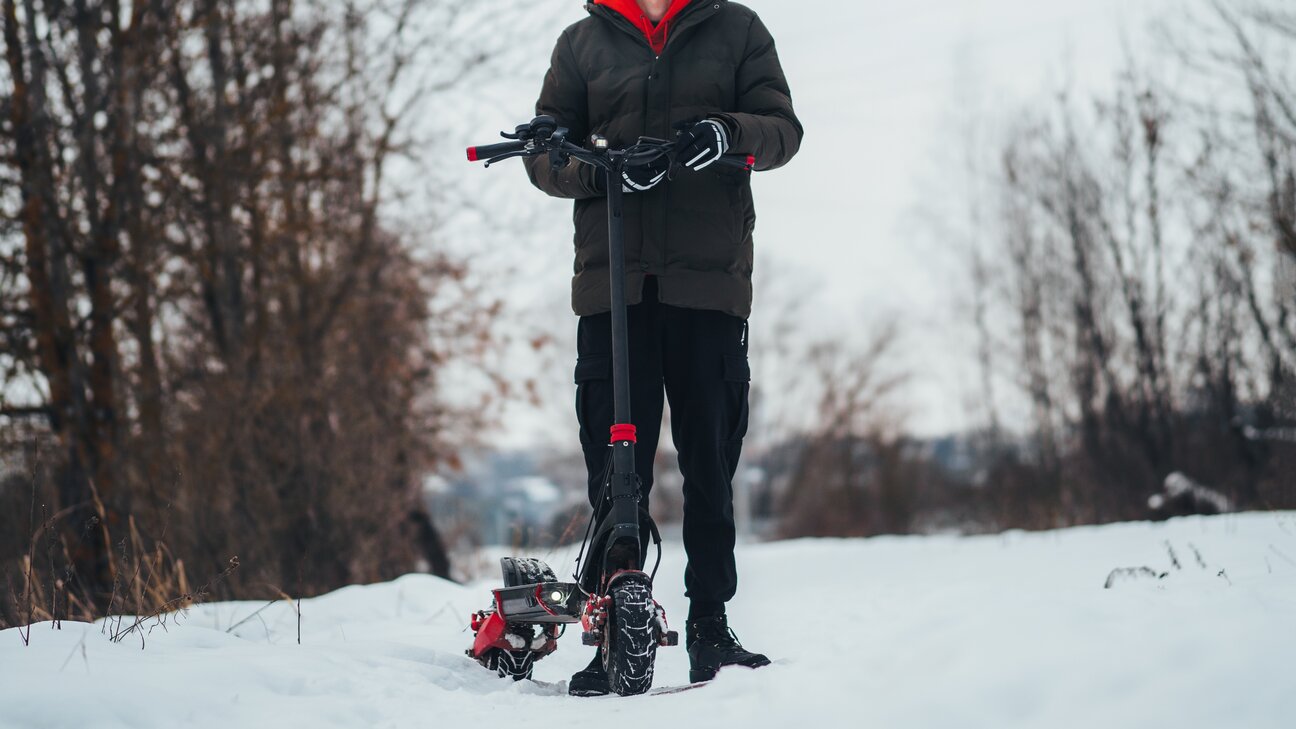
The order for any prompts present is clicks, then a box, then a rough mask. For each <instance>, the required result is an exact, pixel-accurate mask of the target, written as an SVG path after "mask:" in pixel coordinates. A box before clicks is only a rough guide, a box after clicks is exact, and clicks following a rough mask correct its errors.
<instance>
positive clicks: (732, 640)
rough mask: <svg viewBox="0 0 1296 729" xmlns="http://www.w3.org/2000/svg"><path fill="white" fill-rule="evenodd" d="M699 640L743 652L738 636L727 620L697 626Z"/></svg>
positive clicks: (709, 621)
mask: <svg viewBox="0 0 1296 729" xmlns="http://www.w3.org/2000/svg"><path fill="white" fill-rule="evenodd" d="M697 637H698V640H701V641H705V642H707V643H709V644H711V645H714V646H716V647H719V648H736V649H738V650H743V647H742V643H741V642H739V640H738V634H737V633H735V632H734V631H733V628H731V627H729V622H728V621H726V620H715V621H711V620H708V621H706V622H699V623H698V624H697Z"/></svg>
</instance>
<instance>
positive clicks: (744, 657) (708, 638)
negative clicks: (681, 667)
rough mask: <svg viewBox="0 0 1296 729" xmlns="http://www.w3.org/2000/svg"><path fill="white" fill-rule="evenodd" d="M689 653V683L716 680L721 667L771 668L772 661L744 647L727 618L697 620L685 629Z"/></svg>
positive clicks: (692, 621) (691, 621)
mask: <svg viewBox="0 0 1296 729" xmlns="http://www.w3.org/2000/svg"><path fill="white" fill-rule="evenodd" d="M685 631H686V633H685V634H686V635H687V643H688V654H689V681H690V682H692V683H699V682H701V681H710V680H711V679H713V678H715V675H716V671H719V670H720V667H721V666H746V667H747V668H760V667H761V666H768V665H769V662H770V659H768V658H766V657H765V656H763V655H761V654H759V653H752V652H751V651H749V650H746V649H744V648H743V647H742V644H741V643H739V642H738V636H736V635H734V632H733V631H732V630H730V629H729V622H728V620H726V619H725V616H723V615H721V616H719V617H714V618H696V619H694V620H690V621H688V624H687V627H686V628H685Z"/></svg>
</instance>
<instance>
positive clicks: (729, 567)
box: [662, 306, 751, 618]
mask: <svg viewBox="0 0 1296 729" xmlns="http://www.w3.org/2000/svg"><path fill="white" fill-rule="evenodd" d="M662 310H663V311H662V318H663V322H664V324H663V330H664V337H663V344H662V347H663V356H662V361H663V374H664V380H665V385H666V397H667V398H668V400H669V402H670V412H671V419H670V422H671V434H672V437H673V438H674V441H675V448H676V450H677V451H679V463H680V471H681V472H682V473H683V475H684V548H685V551H686V552H687V553H688V567H687V569H686V570H685V572H684V585H685V588H686V589H687V594H688V597H689V602H690V606H689V617H690V618H695V617H704V616H708V615H718V614H723V613H724V604H725V603H726V602H728V601H729V600H730V599H731V598H733V596H734V593H735V592H736V591H737V587H738V575H737V568H736V565H735V563H734V542H735V539H736V529H735V525H734V509H733V478H734V473H735V472H736V470H737V468H738V458H739V456H740V455H741V453H742V440H743V436H745V435H746V433H747V420H748V393H749V390H750V386H751V370H750V367H749V366H748V361H747V323H746V321H744V320H743V319H739V318H737V317H734V316H731V315H729V314H725V313H723V312H718V311H705V310H696V309H682V308H675V307H669V306H663V307H662Z"/></svg>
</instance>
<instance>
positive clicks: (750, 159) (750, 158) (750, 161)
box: [747, 154, 756, 170]
mask: <svg viewBox="0 0 1296 729" xmlns="http://www.w3.org/2000/svg"><path fill="white" fill-rule="evenodd" d="M755 166H756V155H754V154H749V155H747V169H749V170H750V169H751V168H753V167H755Z"/></svg>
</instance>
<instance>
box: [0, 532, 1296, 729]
mask: <svg viewBox="0 0 1296 729" xmlns="http://www.w3.org/2000/svg"><path fill="white" fill-rule="evenodd" d="M680 552H681V550H680V549H679V547H677V546H676V547H672V548H671V549H670V551H669V554H668V556H667V560H666V562H665V564H664V565H663V568H662V574H661V575H660V576H659V579H658V584H659V588H658V593H659V597H660V598H661V599H662V602H663V603H664V604H665V606H666V608H667V610H668V611H669V613H670V614H671V616H673V617H675V618H676V620H675V622H676V623H677V624H678V623H680V622H681V621H680V617H681V616H682V614H683V612H684V609H685V607H686V603H685V601H684V598H683V597H682V587H681V582H682V580H681V568H682V559H681V554H680ZM1172 552H1173V556H1172ZM550 557H551V558H552V560H553V563H554V564H555V566H556V567H562V566H565V565H566V564H568V562H567V561H566V560H567V559H568V557H569V555H566V554H560V555H550ZM739 559H740V567H741V570H742V571H741V574H742V585H741V587H740V592H739V598H738V600H737V601H736V602H735V603H734V604H733V605H732V606H731V611H730V612H731V615H732V619H733V623H734V626H735V627H736V629H737V630H738V632H739V634H740V636H741V637H742V638H743V639H744V640H745V641H746V642H747V643H748V644H749V645H750V646H751V647H752V648H755V649H758V650H761V651H765V652H768V653H769V654H770V655H771V656H772V657H774V658H775V659H776V661H775V665H774V666H772V667H770V668H767V669H762V670H760V671H754V672H753V671H746V670H740V669H731V670H728V671H726V672H723V673H722V674H721V675H720V677H719V678H718V679H717V680H716V681H715V682H714V683H713V684H711V685H709V686H706V687H703V688H701V689H699V690H695V691H687V692H683V693H678V694H671V695H662V696H646V697H637V698H632V699H620V698H615V697H605V698H599V699H572V698H569V697H567V696H566V695H565V693H564V690H565V687H566V677H567V676H568V675H570V673H571V672H572V671H574V670H576V669H578V668H580V667H582V666H583V665H584V664H585V663H586V662H587V661H588V658H589V656H590V653H589V649H586V648H582V647H581V645H580V639H579V636H578V633H577V632H576V631H569V632H568V634H567V635H566V636H565V637H564V638H563V640H562V641H561V643H560V645H561V648H560V649H559V651H558V653H557V654H555V655H554V656H553V657H551V658H548V659H545V660H544V661H542V662H541V663H539V664H538V665H537V668H536V677H537V679H539V680H540V681H543V682H547V683H520V684H514V683H512V682H511V681H505V680H502V679H497V678H495V677H494V676H493V675H491V674H489V673H487V672H486V671H485V670H484V669H481V668H479V667H478V666H477V665H476V664H475V663H472V662H471V661H470V660H469V659H468V658H466V657H465V656H464V655H463V651H464V649H465V648H466V647H467V646H468V644H469V641H470V635H469V633H467V632H465V628H464V626H465V622H466V618H467V616H468V614H469V613H470V612H471V611H473V610H476V609H478V608H481V607H485V605H486V603H487V601H488V593H487V591H486V587H487V585H486V584H485V583H483V584H480V585H476V586H467V587H466V586H461V585H455V584H452V583H449V582H445V581H442V580H439V579H436V578H431V577H426V576H409V577H405V578H402V579H400V580H397V581H395V582H392V583H388V584H382V585H373V586H367V587H351V588H346V589H343V590H339V591H337V592H335V593H332V594H330V595H327V596H324V597H321V598H317V599H314V600H308V601H304V602H303V603H302V621H301V645H297V643H296V640H297V629H298V625H297V621H296V618H295V614H294V612H293V610H292V609H291V608H290V607H289V606H288V605H286V604H284V603H280V604H276V605H274V606H272V607H269V608H266V609H264V610H263V611H262V612H260V613H259V614H257V615H255V617H251V618H250V619H249V616H252V615H253V614H254V613H256V611H257V610H258V609H259V608H261V607H262V606H263V603H221V604H212V605H205V606H202V607H199V608H197V609H194V610H191V611H189V613H188V614H187V615H186V616H183V617H180V618H179V619H177V620H175V621H173V622H172V623H171V624H169V625H168V626H167V627H166V628H165V629H164V628H155V629H153V630H152V631H151V632H148V633H146V634H145V635H144V637H143V641H144V644H143V647H142V649H141V641H140V640H139V638H138V637H136V636H132V637H129V638H127V639H126V640H125V641H123V642H121V643H111V642H110V641H109V640H108V639H107V638H106V637H105V636H104V635H103V634H102V632H101V626H99V625H94V626H89V625H84V624H72V623H65V624H64V625H63V628H62V630H57V631H56V630H52V629H51V626H50V625H49V624H40V625H36V626H34V628H33V630H32V635H31V646H30V647H24V646H23V645H22V642H21V640H20V636H19V633H18V631H16V630H8V631H4V632H3V633H0V727H4V729H10V728H13V729H36V728H38V727H76V728H77V729H84V728H85V727H95V729H111V728H114V727H133V728H139V727H173V726H193V727H310V728H311V729H324V728H326V727H474V728H476V727H484V726H492V725H499V724H500V723H501V722H507V721H512V720H517V721H522V722H526V723H527V724H530V725H533V726H534V725H536V724H537V723H538V724H539V725H541V726H544V725H552V724H567V723H572V722H580V723H581V724H582V725H587V726H617V727H654V728H659V727H661V728H670V729H682V728H683V727H693V726H734V727H787V726H794V725H802V726H805V725H810V724H812V723H820V722H824V723H827V722H831V726H835V727H888V728H898V727H958V728H960V729H963V728H966V727H996V728H1002V727H1048V728H1050V729H1059V728H1061V727H1085V728H1086V729H1090V728H1094V727H1103V729H1111V728H1112V727H1176V729H1190V728H1192V727H1212V728H1216V727H1248V728H1252V729H1255V728H1261V727H1280V726H1282V727H1288V726H1291V720H1292V717H1293V716H1296V690H1294V689H1296V680H1294V679H1293V672H1292V665H1293V660H1296V629H1293V627H1292V626H1293V622H1292V616H1293V615H1294V614H1296V513H1271V514H1246V515H1233V516H1222V517H1211V518H1189V519H1179V520H1175V521H1172V522H1169V523H1165V524H1122V525H1114V526H1106V527H1093V528H1082V529H1069V530H1064V531H1057V532H1050V533H1041V534H1025V533H1009V534H1004V535H1000V536H990V537H975V538H956V537H926V538H918V537H915V538H881V539H870V540H805V541H797V542H785V543H774V544H763V545H755V546H748V547H745V548H743V549H741V551H740V555H739ZM1174 562H1177V563H1178V564H1179V567H1178V568H1176V567H1175V566H1174ZM1126 567H1136V568H1137V567H1148V568H1150V569H1151V570H1152V571H1153V572H1155V573H1157V574H1158V575H1160V574H1164V577H1160V578H1157V577H1147V576H1144V577H1126V578H1122V577H1121V576H1119V575H1118V576H1117V577H1116V578H1115V579H1114V584H1113V585H1112V587H1111V588H1110V589H1104V584H1105V583H1106V582H1107V581H1108V579H1109V577H1110V576H1111V573H1112V571H1113V569H1115V568H1126ZM240 622H241V624H240ZM235 625H237V627H234V628H233V629H231V626H235ZM678 627H681V628H682V625H680V626H678ZM687 669H688V666H687V657H686V656H685V654H684V651H683V649H663V650H662V651H661V653H660V659H659V662H658V678H657V685H658V686H668V685H679V684H682V683H684V682H685V680H686V676H687ZM578 712H579V713H578Z"/></svg>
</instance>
